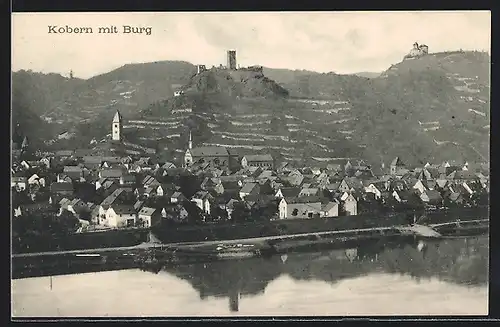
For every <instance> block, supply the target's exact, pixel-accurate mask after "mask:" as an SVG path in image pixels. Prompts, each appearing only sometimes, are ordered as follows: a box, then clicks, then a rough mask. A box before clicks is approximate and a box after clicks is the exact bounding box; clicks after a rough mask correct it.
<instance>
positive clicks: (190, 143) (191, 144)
mask: <svg viewBox="0 0 500 327" xmlns="http://www.w3.org/2000/svg"><path fill="white" fill-rule="evenodd" d="M192 148H193V139H192V138H191V130H189V143H188V149H190V150H191V149H192Z"/></svg>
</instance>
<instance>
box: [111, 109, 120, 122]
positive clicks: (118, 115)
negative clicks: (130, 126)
mask: <svg viewBox="0 0 500 327" xmlns="http://www.w3.org/2000/svg"><path fill="white" fill-rule="evenodd" d="M121 121H122V115H121V114H120V112H119V111H118V110H117V111H116V114H115V117H113V123H121Z"/></svg>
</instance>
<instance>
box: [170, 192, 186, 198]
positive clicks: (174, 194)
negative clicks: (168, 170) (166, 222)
mask: <svg viewBox="0 0 500 327" xmlns="http://www.w3.org/2000/svg"><path fill="white" fill-rule="evenodd" d="M183 196H184V194H182V193H181V192H179V191H177V192H174V193H173V194H172V196H171V198H179V197H183Z"/></svg>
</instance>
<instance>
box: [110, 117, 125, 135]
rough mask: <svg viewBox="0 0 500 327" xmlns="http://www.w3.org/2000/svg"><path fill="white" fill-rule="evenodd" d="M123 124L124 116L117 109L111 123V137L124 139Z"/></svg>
mask: <svg viewBox="0 0 500 327" xmlns="http://www.w3.org/2000/svg"><path fill="white" fill-rule="evenodd" d="M122 124H123V118H122V115H121V114H120V112H119V111H118V110H117V111H116V114H115V116H114V117H113V123H112V124H111V137H112V140H113V141H121V140H122V135H121V134H122Z"/></svg>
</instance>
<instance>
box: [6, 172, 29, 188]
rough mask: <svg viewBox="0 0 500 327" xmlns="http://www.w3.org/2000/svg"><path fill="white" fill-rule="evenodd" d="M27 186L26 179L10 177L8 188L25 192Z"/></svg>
mask: <svg viewBox="0 0 500 327" xmlns="http://www.w3.org/2000/svg"><path fill="white" fill-rule="evenodd" d="M27 184H28V179H27V178H26V177H23V176H22V177H12V178H11V180H10V186H11V187H14V188H15V189H16V190H17V191H24V190H26V186H27Z"/></svg>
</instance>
